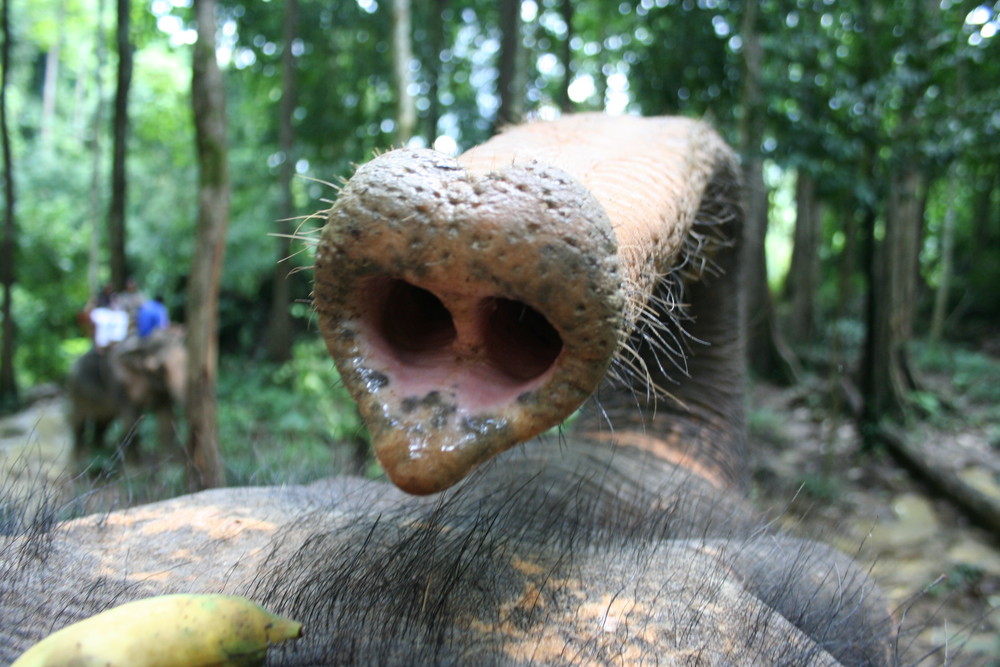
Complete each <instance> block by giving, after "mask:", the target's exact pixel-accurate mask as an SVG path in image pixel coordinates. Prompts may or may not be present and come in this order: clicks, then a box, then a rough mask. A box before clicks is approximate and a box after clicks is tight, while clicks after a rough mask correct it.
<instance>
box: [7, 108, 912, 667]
mask: <svg viewBox="0 0 1000 667" xmlns="http://www.w3.org/2000/svg"><path fill="white" fill-rule="evenodd" d="M736 171H737V167H736V165H735V161H734V159H733V156H732V153H731V152H730V151H729V149H728V148H726V146H725V145H724V144H723V143H722V142H721V141H720V140H719V138H718V137H717V135H716V134H715V133H714V132H712V131H711V130H709V129H708V128H707V127H705V126H704V125H702V124H700V123H697V122H694V121H689V120H681V119H648V120H640V119H633V118H606V117H603V116H591V115H587V116H579V117H570V118H565V119H563V120H560V121H557V122H556V123H553V124H551V125H549V124H537V125H528V126H522V127H519V128H514V129H512V130H510V131H508V132H506V133H504V134H503V135H501V136H500V137H498V138H496V139H494V140H492V141H491V142H489V143H488V144H486V145H484V146H482V147H479V148H477V149H474V150H472V151H470V152H469V153H466V154H465V155H463V156H461V157H460V158H459V159H458V160H457V161H456V160H452V159H450V158H447V157H444V156H441V155H437V154H434V153H431V152H428V151H413V150H403V151H396V152H391V153H387V154H385V155H383V156H382V157H379V158H377V159H376V160H374V161H373V162H371V163H369V164H368V165H366V166H364V167H362V168H361V169H359V170H358V173H357V174H356V175H355V177H354V178H353V179H352V181H351V182H350V183H349V184H348V185H347V187H346V188H345V190H344V192H343V193H342V195H341V196H340V198H339V199H338V201H337V203H336V204H335V205H334V207H333V209H332V210H331V211H330V212H329V223H328V225H327V228H326V230H325V232H324V234H323V238H322V240H321V241H320V244H319V246H318V248H317V256H316V273H315V295H314V296H315V301H316V308H317V311H318V313H319V319H320V322H321V328H322V331H323V335H324V337H325V339H326V342H327V345H328V347H329V349H330V350H331V352H332V353H333V354H334V357H335V358H336V361H337V363H338V365H339V367H340V369H341V372H342V375H343V377H344V381H345V383H347V384H348V385H349V386H350V388H351V391H352V392H353V393H354V395H355V396H356V397H357V398H358V400H359V402H360V404H361V409H362V411H363V413H364V415H365V417H366V418H367V419H368V420H369V423H370V425H371V430H372V432H373V433H374V437H375V442H374V446H375V449H376V451H377V453H378V456H379V458H380V459H381V460H382V462H383V464H384V465H385V467H386V469H387V471H388V473H389V476H390V478H391V479H392V480H393V481H395V482H396V483H397V484H399V485H400V486H401V487H402V488H403V489H405V490H406V491H403V490H399V489H395V488H393V487H392V486H389V485H387V484H385V483H379V482H373V481H370V480H362V479H357V478H343V477H342V478H338V479H333V480H326V481H322V482H317V483H315V484H313V485H310V486H304V487H288V486H283V487H280V488H243V489H220V490H213V491H207V492H204V493H200V494H195V495H191V496H185V497H182V498H178V499H175V500H170V501H166V502H163V503H158V504H155V505H150V506H146V507H143V508H138V509H136V510H132V511H126V512H121V513H112V514H111V515H107V514H105V515H101V516H94V517H86V518H83V519H78V520H75V521H70V522H67V523H65V524H61V525H59V526H57V527H56V528H54V529H52V530H51V531H47V532H46V531H36V532H35V533H29V532H25V534H24V535H22V536H18V537H13V538H10V539H9V540H8V541H7V542H6V543H5V542H2V541H0V613H2V615H3V617H4V619H5V621H6V622H5V623H3V624H0V659H2V658H11V657H13V655H14V653H15V652H16V650H17V649H23V648H24V647H25V646H26V645H27V644H28V643H29V642H30V641H32V640H35V639H37V638H38V636H39V635H41V634H42V633H44V632H45V631H47V630H49V629H50V628H55V627H60V626H62V625H65V624H66V623H67V622H69V621H71V620H73V619H76V618H79V617H81V616H85V615H87V614H90V613H94V612H95V611H97V610H100V609H103V608H106V607H107V606H109V605H110V604H113V603H119V602H122V601H124V600H126V599H131V598H136V597H140V596H144V595H150V594H156V593H164V592H184V591H200V592H210V591H225V592H230V593H238V594H243V595H248V596H250V597H251V598H253V599H255V600H258V601H260V602H262V603H263V604H265V605H266V606H268V607H270V608H272V609H273V610H274V611H277V612H280V613H283V614H286V615H289V616H292V617H295V618H297V619H298V620H301V621H302V622H303V623H304V624H305V637H304V638H303V639H301V640H299V641H297V642H295V643H293V644H290V645H287V646H286V645H281V646H279V647H275V649H273V650H272V656H271V661H272V662H273V664H287V665H316V664H366V665H367V664H408V665H419V664H476V665H527V664H546V665H564V664H601V665H612V664H613V665H621V664H626V663H627V664H639V663H643V664H654V663H659V664H693V663H695V662H697V663H698V664H704V665H746V666H751V665H775V664H787V665H834V664H850V665H881V664H888V663H890V662H891V655H892V654H891V648H892V646H893V628H894V623H893V621H892V620H891V618H890V616H889V613H888V611H887V609H886V607H885V601H884V599H883V598H882V596H881V594H880V593H879V592H878V590H877V589H876V588H875V586H874V585H873V584H872V583H871V581H870V580H869V579H868V578H867V577H866V576H865V575H864V573H863V571H862V570H860V569H858V568H857V567H855V566H854V565H853V564H852V563H851V562H850V560H849V559H848V558H847V557H846V556H843V555H842V554H839V553H838V552H836V551H835V550H833V549H831V548H829V547H826V546H823V545H820V544H817V543H814V542H809V541H804V540H799V539H795V538H792V537H788V536H784V535H782V534H780V533H779V532H777V531H776V530H775V528H774V527H773V526H772V525H770V524H767V523H765V522H763V521H762V520H760V519H759V518H757V517H756V515H755V514H754V512H753V511H752V509H751V508H750V506H749V503H748V501H747V498H746V494H745V488H746V483H745V480H746V472H747V463H746V458H745V454H744V431H745V428H744V416H743V400H744V388H743V365H744V355H743V341H742V335H741V327H740V326H739V322H740V316H741V313H740V304H739V293H740V290H739V289H738V287H739V284H740V276H739V272H738V270H737V264H738V258H739V248H738V247H737V245H736V244H735V243H734V242H733V241H732V240H733V239H736V238H738V236H739V224H740V211H739V207H738V204H737V201H736V182H737V179H736V177H735V174H736ZM605 376H607V377H606V378H605ZM591 394H593V395H594V399H593V400H589V401H588V396H590V395H591ZM581 404H584V405H585V407H584V410H583V414H582V415H581V416H580V417H579V418H578V419H577V420H576V421H575V423H574V425H573V427H572V428H571V429H568V430H567V431H564V432H563V434H562V435H561V436H560V437H559V438H558V439H556V438H548V439H546V438H541V439H536V440H533V441H531V442H528V443H524V444H521V445H520V446H518V447H517V448H516V449H511V448H513V447H514V446H515V445H517V444H518V443H519V442H522V441H523V440H524V439H526V438H530V437H531V436H532V435H534V434H536V433H539V432H542V431H544V430H545V429H547V428H548V427H549V426H551V425H552V424H556V423H558V422H560V421H561V420H562V419H564V418H565V417H566V416H567V415H569V414H570V413H572V412H573V411H574V410H576V408H577V407H578V406H579V405H581ZM319 409H322V406H319ZM507 450H510V451H507ZM491 459H492V460H491ZM440 489H444V490H443V491H439V492H438V493H436V494H434V495H428V496H425V497H420V496H414V495H409V493H407V492H411V493H417V494H428V493H432V492H434V491H437V490H440ZM67 573H70V574H69V575H67Z"/></svg>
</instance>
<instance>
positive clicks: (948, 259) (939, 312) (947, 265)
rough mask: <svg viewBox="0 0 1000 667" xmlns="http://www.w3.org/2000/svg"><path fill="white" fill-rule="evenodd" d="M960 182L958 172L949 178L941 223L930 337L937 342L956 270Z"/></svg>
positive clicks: (941, 332) (939, 338) (942, 328)
mask: <svg viewBox="0 0 1000 667" xmlns="http://www.w3.org/2000/svg"><path fill="white" fill-rule="evenodd" d="M957 184H958V174H957V172H955V173H952V174H951V175H950V177H949V179H948V196H947V199H946V202H947V206H946V208H945V214H944V221H943V222H942V225H941V275H940V277H939V278H938V284H937V289H936V290H935V291H934V312H933V314H932V315H931V332H930V338H931V340H932V341H934V342H935V343H936V342H938V341H940V340H941V335H942V334H943V333H944V321H945V315H947V311H948V292H949V291H950V290H951V278H952V274H953V273H954V272H955V207H954V205H953V204H954V201H955V190H956V186H957Z"/></svg>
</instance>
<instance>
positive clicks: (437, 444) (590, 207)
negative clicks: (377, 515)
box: [314, 115, 742, 494]
mask: <svg viewBox="0 0 1000 667" xmlns="http://www.w3.org/2000/svg"><path fill="white" fill-rule="evenodd" d="M720 165H729V166H731V157H730V154H729V153H728V151H727V149H725V147H724V144H723V143H722V142H721V140H720V139H718V137H717V136H716V135H715V134H714V133H712V132H711V131H710V130H708V129H707V128H706V127H705V126H703V125H701V124H699V123H696V122H693V121H687V120H682V119H669V120H668V119H638V118H609V117H604V116H599V115H580V116H573V117H569V118H566V119H563V120H561V121H558V122H555V123H537V124H530V125H525V126H521V127H518V128H514V129H513V130H510V131H508V132H505V133H504V134H502V135H500V136H498V137H495V138H494V139H493V140H491V141H490V142H487V143H486V144H484V145H482V146H479V147H477V148H475V149H473V150H471V151H469V152H467V153H465V154H464V155H462V156H460V157H459V158H458V159H457V160H456V159H451V158H448V157H445V156H442V155H440V154H438V153H434V152H432V151H426V150H399V151H393V152H390V153H387V154H385V155H382V156H380V157H378V158H376V159H375V160H373V161H372V162H370V163H368V164H366V165H364V166H363V167H361V168H360V169H358V171H357V173H356V174H355V175H354V177H353V178H352V179H351V180H350V181H349V182H348V183H347V185H346V186H345V188H344V189H343V191H342V192H341V194H340V196H339V197H338V199H337V202H336V203H335V205H334V206H333V207H332V209H331V210H330V211H329V214H328V221H327V224H326V226H325V228H324V230H323V233H322V236H321V240H320V243H319V246H318V248H317V253H316V267H315V268H316V271H315V285H314V299H315V304H316V309H317V312H318V314H319V321H320V326H321V329H322V331H323V335H324V338H325V340H326V344H327V347H328V349H329V351H330V353H331V354H332V355H333V357H334V358H335V360H336V361H337V365H338V368H339V369H340V372H341V375H342V377H343V379H344V382H345V384H346V385H347V387H348V388H349V390H350V391H351V393H352V394H353V395H354V397H355V398H356V399H357V400H358V403H359V407H360V410H361V413H362V415H363V416H364V417H365V419H366V421H367V422H368V425H369V428H370V430H371V432H372V437H373V444H374V448H375V453H376V455H377V457H378V458H379V461H380V462H381V463H382V465H383V467H384V468H385V470H386V472H387V473H388V475H389V477H390V478H391V479H392V480H393V482H394V483H395V484H396V485H397V486H399V487H400V488H402V489H404V490H406V491H409V492H411V493H418V494H424V493H433V492H436V491H440V490H442V489H444V488H447V487H448V486H450V485H452V484H454V483H455V482H457V481H458V480H459V479H461V478H462V477H464V476H465V475H466V474H467V473H468V472H469V471H470V470H471V469H472V468H473V467H475V466H476V465H478V464H480V463H482V462H483V461H485V460H487V459H489V458H491V457H492V456H494V455H496V454H498V453H499V452H501V451H504V450H506V449H508V448H510V447H512V446H514V445H516V444H517V443H519V442H522V441H524V440H526V439H528V438H530V437H532V436H534V435H536V434H538V433H540V432H542V431H545V430H546V429H548V428H550V427H552V426H554V425H556V424H559V423H560V422H562V421H563V420H564V419H565V418H566V417H567V416H568V415H569V414H571V413H572V412H573V411H574V410H576V409H577V408H578V407H579V406H580V405H581V404H582V403H583V402H584V401H585V400H586V398H587V397H588V396H590V395H591V394H592V393H593V392H594V390H595V389H596V388H597V386H598V384H599V383H600V382H601V380H602V378H604V376H605V374H606V372H607V371H608V368H609V366H611V364H612V362H613V360H615V359H617V360H618V363H616V364H615V366H614V367H615V368H616V369H618V372H617V373H616V375H617V376H618V377H619V378H622V379H625V380H626V381H625V382H623V383H621V384H622V385H623V391H624V393H626V394H629V395H631V393H632V392H634V386H631V385H632V384H635V383H630V382H629V381H627V378H628V376H629V375H630V373H629V372H628V370H627V369H630V368H631V369H635V370H637V374H638V375H640V376H641V377H640V379H639V380H638V381H637V382H638V383H644V384H645V385H646V386H647V387H650V386H652V387H654V389H653V390H652V391H651V392H649V396H650V397H653V396H656V395H657V394H658V393H663V392H660V389H661V387H660V385H659V384H658V382H660V381H661V380H662V378H660V377H658V373H654V372H653V369H655V368H659V367H662V366H663V364H664V360H663V358H662V356H663V351H664V349H666V348H669V347H670V346H664V345H663V344H662V342H661V343H659V344H657V343H656V341H657V337H659V340H660V341H662V340H663V336H664V333H663V332H666V335H668V336H674V335H677V334H676V333H673V332H670V330H669V327H670V326H671V324H676V323H678V322H680V320H681V319H682V318H683V310H684V309H683V307H682V304H681V303H679V302H672V301H670V297H675V296H678V294H677V293H674V294H668V295H665V294H664V293H663V292H662V288H663V285H665V284H668V285H669V284H672V283H671V282H670V281H674V283H676V284H677V285H683V284H686V283H689V282H694V281H697V280H698V279H700V278H701V274H702V273H703V271H704V269H705V267H707V266H709V265H710V263H709V259H710V256H711V254H712V252H713V248H712V246H713V244H712V243H708V244H707V245H706V244H700V243H698V242H697V238H704V239H708V238H715V236H713V235H712V234H700V233H699V232H697V227H698V224H699V221H698V220H697V214H698V211H699V210H701V209H702V208H703V207H702V206H701V201H702V199H703V197H704V195H705V194H706V192H707V191H708V190H709V186H710V184H711V183H713V182H714V181H713V178H714V177H715V175H716V174H717V172H719V171H720ZM692 239H695V240H694V241H692ZM719 245H721V244H719ZM695 260H697V261H695ZM665 281H666V282H665ZM675 292H676V290H675ZM650 328H652V329H653V331H654V333H653V334H652V337H650V334H642V335H641V337H640V338H633V337H632V336H633V334H634V333H635V332H636V331H639V330H642V331H645V330H647V329H650ZM644 341H645V342H644ZM649 341H653V344H652V345H647V344H646V343H648V342H649ZM644 347H649V348H650V349H648V350H645V349H643V348H644ZM672 352H674V353H676V354H677V355H678V360H674V361H673V363H675V364H677V365H678V367H679V368H681V367H682V364H683V359H684V357H685V355H684V352H683V350H681V349H680V348H678V349H676V350H672ZM647 353H649V354H647ZM647 356H648V357H649V358H646V357H647ZM670 363H671V362H667V365H669V364H670ZM740 377H742V376H740ZM661 398H662V396H661ZM706 398H707V399H708V400H705V401H697V403H698V404H704V405H706V406H708V407H709V408H710V411H711V409H714V405H715V402H714V401H713V400H712V399H711V397H710V396H709V397H706ZM653 400H655V399H653ZM678 402H679V403H683V398H679V399H678ZM694 409H695V410H696V411H697V409H698V407H697V405H696V406H694ZM686 410H690V408H686ZM705 420H707V421H717V420H715V418H714V416H713V415H711V414H709V415H707V416H706V417H705V419H703V420H702V421H705ZM739 427H741V424H740V425H739Z"/></svg>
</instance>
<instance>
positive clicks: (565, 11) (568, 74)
mask: <svg viewBox="0 0 1000 667" xmlns="http://www.w3.org/2000/svg"><path fill="white" fill-rule="evenodd" d="M559 9H560V11H561V12H562V19H563V22H564V23H565V24H566V39H564V40H563V43H562V62H563V78H562V83H560V85H559V99H558V100H556V101H557V102H558V104H559V109H560V110H561V111H562V112H563V113H570V112H572V111H573V100H571V99H569V84H570V83H572V82H573V68H572V65H573V49H572V46H571V44H570V42H571V41H572V39H573V0H562V4H560V5H559Z"/></svg>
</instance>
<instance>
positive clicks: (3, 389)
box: [0, 0, 17, 405]
mask: <svg viewBox="0 0 1000 667" xmlns="http://www.w3.org/2000/svg"><path fill="white" fill-rule="evenodd" d="M9 5H10V0H3V8H2V12H0V29H2V30H3V51H2V53H0V56H2V57H3V71H2V73H0V140H2V143H3V173H4V199H5V200H6V201H5V202H4V204H5V206H4V225H3V245H2V246H0V283H3V304H2V306H0V308H2V313H0V314H2V317H3V332H2V334H3V341H2V343H0V405H15V404H16V403H17V378H16V375H15V373H14V335H15V329H14V320H13V317H12V315H11V292H12V291H13V288H14V280H15V278H16V276H15V273H14V258H15V252H14V248H15V247H16V244H17V240H16V236H17V223H16V219H15V211H14V205H15V199H14V161H13V158H12V156H11V151H10V129H9V124H8V123H7V82H8V80H9V74H10V72H9V70H10V53H11V48H10V6H9Z"/></svg>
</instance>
